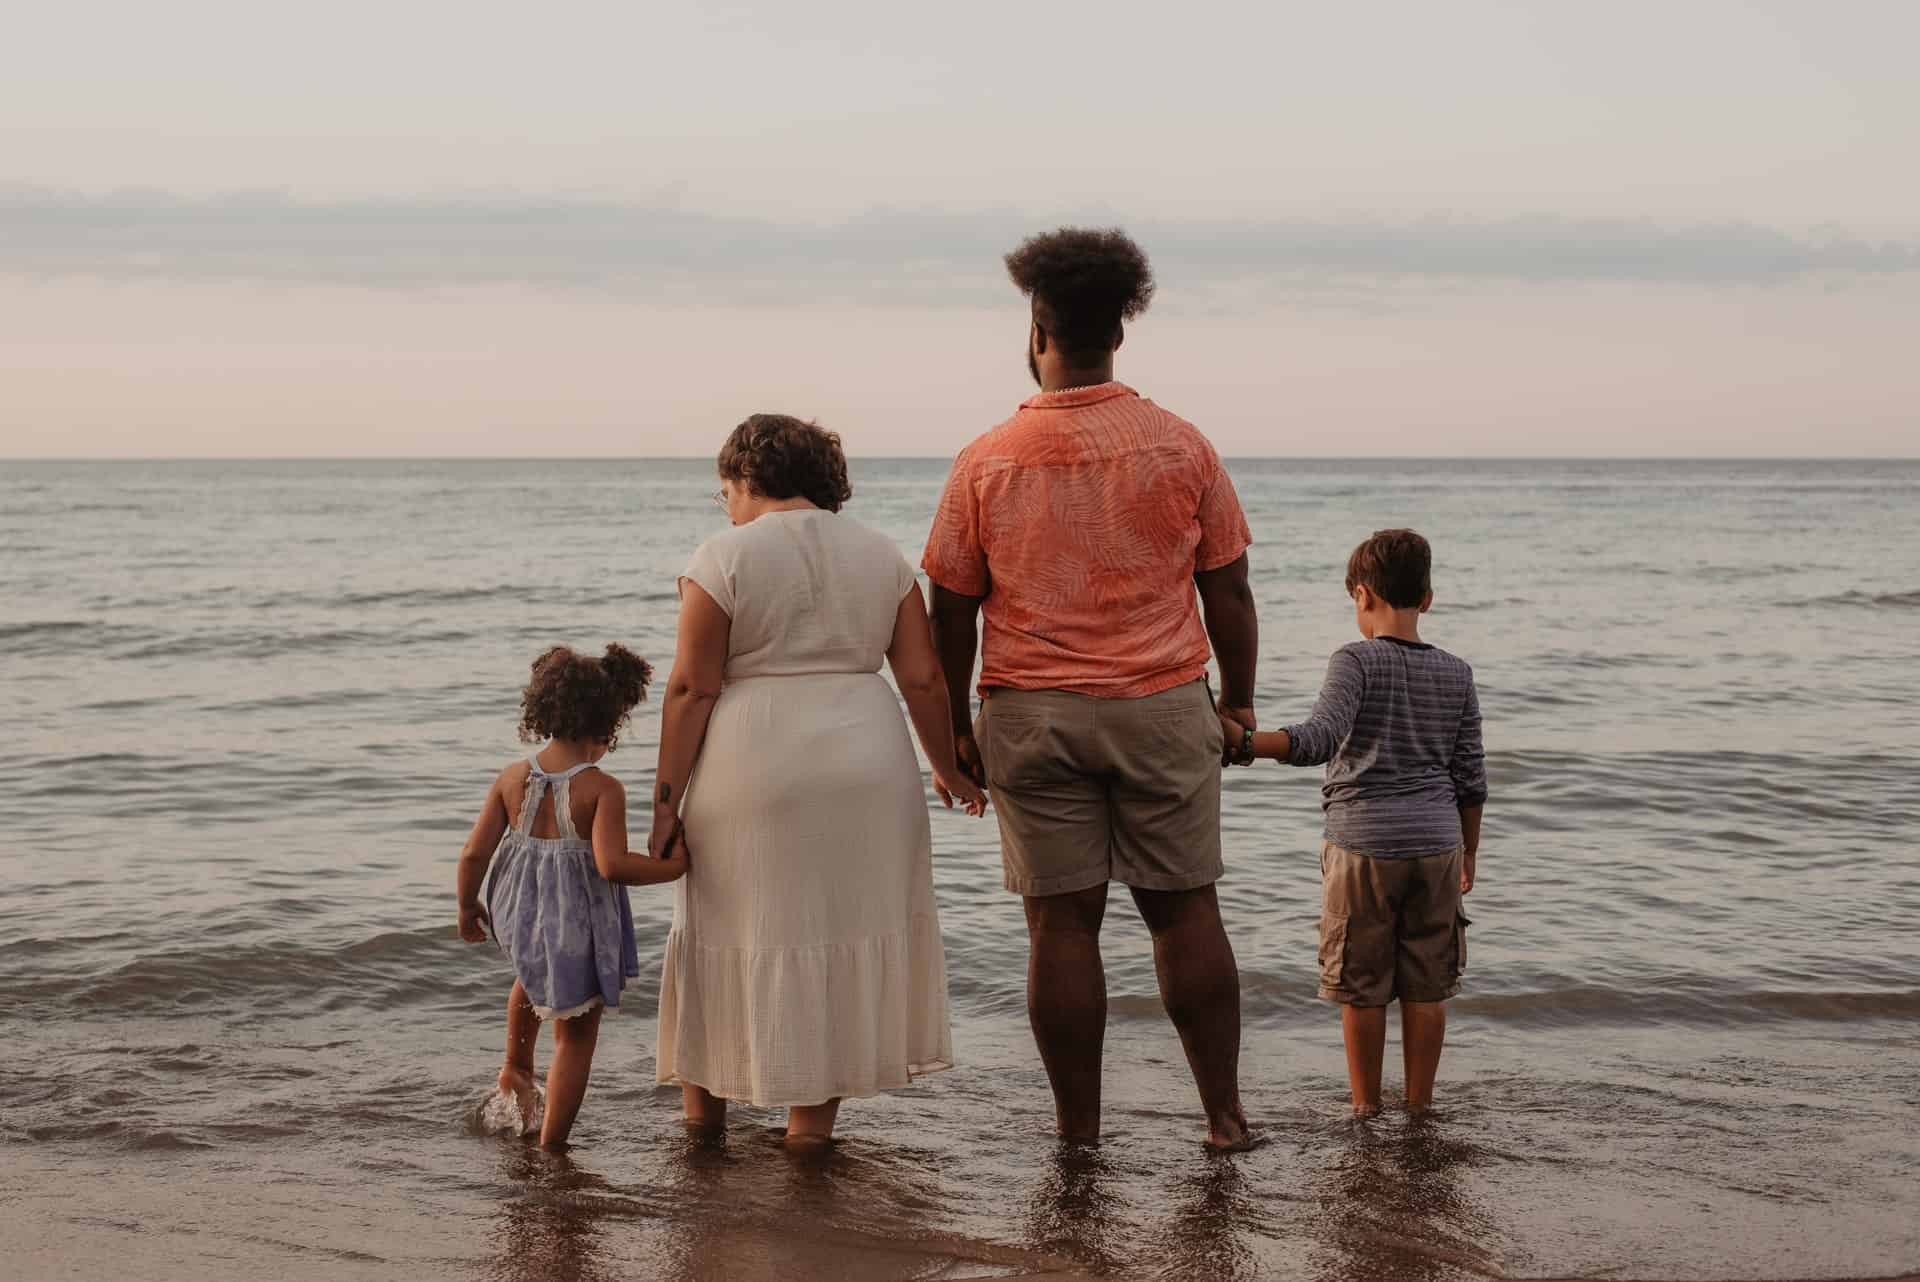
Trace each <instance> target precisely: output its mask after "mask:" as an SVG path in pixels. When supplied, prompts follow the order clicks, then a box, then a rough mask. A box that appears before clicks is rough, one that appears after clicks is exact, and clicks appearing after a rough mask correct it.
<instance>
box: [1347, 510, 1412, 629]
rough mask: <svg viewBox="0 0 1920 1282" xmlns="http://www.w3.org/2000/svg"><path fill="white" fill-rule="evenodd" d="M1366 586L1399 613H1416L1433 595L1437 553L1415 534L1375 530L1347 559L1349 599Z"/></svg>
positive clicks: (1403, 531) (1406, 531)
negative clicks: (1414, 610)
mask: <svg viewBox="0 0 1920 1282" xmlns="http://www.w3.org/2000/svg"><path fill="white" fill-rule="evenodd" d="M1362 584H1365V585H1366V587H1367V589H1368V590H1369V591H1371V592H1372V593H1373V594H1374V595H1375V596H1377V597H1379V598H1380V599H1381V600H1382V601H1385V602H1386V603H1387V604H1388V605H1390V606H1392V607H1393V608H1394V609H1396V610H1412V609H1416V608H1417V607H1418V606H1419V605H1420V603H1421V602H1422V601H1424V600H1426V599H1427V593H1429V592H1431V591H1433V549H1432V548H1431V547H1429V546H1428V544H1427V541H1426V540H1425V539H1423V538H1421V537H1420V536H1419V535H1418V534H1416V533H1414V532H1413V531H1412V530H1375V531H1374V532H1373V534H1372V535H1371V536H1370V537H1369V538H1368V539H1367V541H1366V542H1365V543H1362V544H1361V545H1360V546H1359V547H1357V548H1355V549H1354V550H1353V555H1352V556H1350V557H1348V558H1347V595H1348V596H1352V595H1353V590H1354V589H1355V588H1357V587H1359V586H1360V585H1362Z"/></svg>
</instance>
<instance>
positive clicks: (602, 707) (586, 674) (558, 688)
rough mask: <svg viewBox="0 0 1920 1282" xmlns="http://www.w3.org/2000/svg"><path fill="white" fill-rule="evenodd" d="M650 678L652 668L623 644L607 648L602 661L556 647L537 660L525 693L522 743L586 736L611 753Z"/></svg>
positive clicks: (559, 646) (521, 703) (523, 694)
mask: <svg viewBox="0 0 1920 1282" xmlns="http://www.w3.org/2000/svg"><path fill="white" fill-rule="evenodd" d="M652 680H653V666H652V665H651V664H649V663H648V662H647V661H646V660H645V659H643V658H641V657H640V656H639V655H637V654H635V653H634V652H633V651H631V650H629V649H627V647H625V646H623V645H620V644H617V643H616V644H613V645H610V646H608V647H607V652H606V653H605V654H603V655H601V656H600V657H599V658H598V659H593V658H589V657H587V656H586V655H584V654H577V653H575V652H574V651H572V650H570V649H568V648H567V647H566V646H563V645H557V646H555V647H553V649H551V650H549V651H547V652H546V653H545V654H543V655H541V656H540V657H539V658H537V659H535V660H534V661H533V677H532V679H531V680H529V681H528V682H527V688H526V689H525V690H524V691H522V692H521V695H520V739H521V742H523V743H534V742H537V741H538V740H541V739H586V740H588V741H590V742H597V743H604V744H606V745H607V749H608V751H612V750H613V748H615V747H616V746H618V744H619V742H620V727H622V726H623V725H625V724H626V722H627V716H628V714H629V713H631V712H632V711H633V709H634V707H635V705H637V704H638V703H639V702H640V701H641V700H642V699H645V698H646V697H647V685H648V683H649V682H651V681H652Z"/></svg>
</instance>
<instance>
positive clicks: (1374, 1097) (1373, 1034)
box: [1340, 1006, 1387, 1117]
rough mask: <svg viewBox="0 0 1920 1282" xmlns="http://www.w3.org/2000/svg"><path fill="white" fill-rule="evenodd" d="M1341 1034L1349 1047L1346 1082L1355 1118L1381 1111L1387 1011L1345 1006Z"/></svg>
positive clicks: (1382, 1008)
mask: <svg viewBox="0 0 1920 1282" xmlns="http://www.w3.org/2000/svg"><path fill="white" fill-rule="evenodd" d="M1340 1035H1341V1037H1342V1039H1343V1040H1344V1041H1345V1042H1346V1044H1347V1082H1348V1083H1349V1084H1350V1085H1351V1086H1352V1087H1353V1112H1354V1116H1356V1117H1371V1116H1373V1115H1374V1114H1375V1113H1378V1112H1379V1111H1380V1066H1381V1061H1382V1060H1384V1059H1385V1058H1386V1055H1387V1008H1386V1007H1385V1006H1342V1007H1341V1008H1340Z"/></svg>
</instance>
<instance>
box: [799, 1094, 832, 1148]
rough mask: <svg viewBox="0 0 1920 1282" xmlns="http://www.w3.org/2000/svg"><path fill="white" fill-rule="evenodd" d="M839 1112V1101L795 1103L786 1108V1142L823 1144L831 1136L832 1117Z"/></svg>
mask: <svg viewBox="0 0 1920 1282" xmlns="http://www.w3.org/2000/svg"><path fill="white" fill-rule="evenodd" d="M839 1113H840V1101H839V1100H837V1099H830V1100H828V1101H827V1102H826V1103H824V1104H795V1105H793V1106H792V1107H791V1108H789V1109H788V1110H787V1143H789V1144H825V1143H826V1142H827V1141H828V1140H830V1139H832V1138H833V1119H834V1118H835V1117H837V1116H838V1115H839Z"/></svg>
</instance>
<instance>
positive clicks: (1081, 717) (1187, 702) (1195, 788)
mask: <svg viewBox="0 0 1920 1282" xmlns="http://www.w3.org/2000/svg"><path fill="white" fill-rule="evenodd" d="M974 737H975V739H976V740H977V741H978V742H979V745H980V756H981V758H982V760H983V762H984V763H985V765H986V768H987V786H988V788H989V790H990V791H991V794H992V797H993V811H994V814H996V815H997V816H999V820H1000V859H1001V863H1002V866H1003V868H1004V870H1005V878H1006V887H1007V889H1008V890H1011V891H1013V892H1014V893H1015V894H1018V895H1026V896H1029V897H1040V896H1045V895H1064V894H1070V893H1072V892H1073V891H1076V890H1087V889H1089V888H1091V887H1094V886H1099V885H1104V884H1105V883H1107V882H1108V881H1117V882H1121V883H1122V884H1124V885H1128V886H1132V887H1134V888H1135V889H1138V890H1193V889H1196V888H1198V887H1201V886H1211V885H1212V884H1213V883H1214V882H1216V881H1218V880H1220V873H1221V871H1222V864H1221V860H1220V752H1221V749H1222V747H1223V746H1224V739H1223V736H1222V735H1221V731H1220V717H1219V715H1218V714H1217V713H1215V712H1214V709H1213V699H1212V698H1211V696H1209V695H1208V693H1207V687H1206V684H1205V683H1204V682H1201V681H1194V682H1190V683H1188V684H1186V685H1180V686H1175V687H1174V688H1173V689H1171V690H1162V691H1161V692H1160V693H1158V694H1150V695H1147V696H1146V697H1144V698H1140V699H1096V698H1093V697H1092V696H1090V695H1084V694H1070V693H1068V692H1066V691H1064V690H1009V689H999V690H995V691H993V692H992V693H991V694H989V695H988V696H987V700H986V702H985V704H984V705H982V707H981V709H980V716H979V718H978V720H977V721H976V722H975V724H974Z"/></svg>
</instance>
